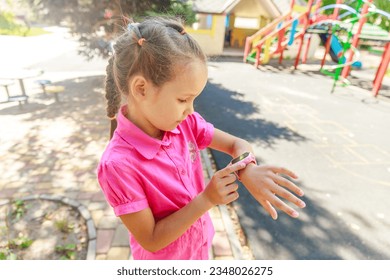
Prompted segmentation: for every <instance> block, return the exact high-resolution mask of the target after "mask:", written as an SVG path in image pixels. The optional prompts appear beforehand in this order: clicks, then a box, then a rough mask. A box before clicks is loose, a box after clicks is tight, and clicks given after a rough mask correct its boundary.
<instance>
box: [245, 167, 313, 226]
mask: <svg viewBox="0 0 390 280" xmlns="http://www.w3.org/2000/svg"><path fill="white" fill-rule="evenodd" d="M281 175H287V176H289V177H290V178H293V179H297V178H298V176H297V175H295V174H294V173H293V172H292V171H290V170H288V169H286V168H283V167H277V166H269V165H259V166H257V165H255V164H249V165H248V166H247V167H246V168H245V169H244V170H242V171H240V178H241V181H242V183H243V184H244V185H245V187H246V188H247V189H248V191H249V192H250V193H251V195H252V196H253V197H254V198H255V199H256V200H257V201H258V202H259V203H260V204H261V205H262V206H263V207H264V209H265V210H266V211H267V212H268V213H269V214H270V215H271V217H272V218H273V219H274V220H276V219H277V218H278V214H277V212H276V210H275V208H278V209H280V210H282V211H283V212H285V213H286V214H288V215H290V216H291V217H293V218H297V217H298V216H299V213H298V212H297V211H295V210H294V209H293V208H291V207H290V206H288V205H287V204H286V203H285V202H284V201H282V200H281V199H280V198H284V199H286V200H288V201H290V202H292V203H294V204H295V205H296V206H298V207H299V208H304V207H305V206H306V204H305V203H304V202H303V201H302V200H301V199H299V198H298V197H296V196H295V195H294V194H293V193H295V194H297V195H298V196H303V195H304V193H303V191H302V190H301V189H300V188H299V187H298V186H296V185H295V184H294V183H293V182H291V181H290V180H288V179H286V178H284V177H282V176H281ZM279 197H280V198H279Z"/></svg>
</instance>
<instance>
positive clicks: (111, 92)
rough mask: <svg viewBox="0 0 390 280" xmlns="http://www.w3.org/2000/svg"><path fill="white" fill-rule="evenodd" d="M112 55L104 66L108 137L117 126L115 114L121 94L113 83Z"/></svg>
mask: <svg viewBox="0 0 390 280" xmlns="http://www.w3.org/2000/svg"><path fill="white" fill-rule="evenodd" d="M113 65H114V56H112V57H110V59H109V60H108V65H107V67H106V73H107V74H106V81H105V88H106V95H105V97H106V99H107V108H106V110H107V117H108V118H109V119H110V120H111V124H110V139H111V138H112V136H113V135H114V131H115V129H116V127H117V121H116V114H117V113H118V110H119V107H120V104H121V94H120V92H119V91H118V88H117V86H116V83H115V79H114V73H113Z"/></svg>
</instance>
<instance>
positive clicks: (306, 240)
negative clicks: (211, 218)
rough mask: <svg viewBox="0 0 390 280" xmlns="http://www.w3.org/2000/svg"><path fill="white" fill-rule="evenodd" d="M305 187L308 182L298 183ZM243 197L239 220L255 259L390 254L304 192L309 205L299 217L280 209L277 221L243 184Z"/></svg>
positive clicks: (383, 256)
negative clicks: (381, 250) (375, 246)
mask: <svg viewBox="0 0 390 280" xmlns="http://www.w3.org/2000/svg"><path fill="white" fill-rule="evenodd" d="M298 185H299V186H301V187H302V188H303V189H306V186H305V185H304V184H303V183H298ZM239 193H240V199H239V200H237V201H236V202H234V205H235V208H236V209H237V213H238V215H239V217H240V224H241V226H242V227H243V228H244V231H245V234H246V235H252V236H256V238H252V239H251V244H249V247H250V248H257V249H256V250H253V251H254V253H255V258H256V259H276V260H278V259H292V260H342V259H359V260H367V259H371V260H381V259H389V258H390V256H389V255H388V254H387V255H386V254H385V253H383V252H380V251H379V250H376V249H375V248H373V247H371V246H370V245H369V244H367V242H366V241H364V240H362V239H361V238H360V237H359V236H358V235H356V234H355V233H354V230H353V229H352V228H351V227H350V226H349V225H347V224H346V223H345V222H344V221H343V220H342V219H341V218H340V217H339V216H338V215H337V214H336V213H333V212H331V211H329V210H328V209H327V208H326V207H323V206H321V205H320V204H318V203H317V202H316V203H314V201H313V200H312V199H311V198H310V197H308V196H305V197H304V198H303V199H304V201H305V203H306V208H305V209H302V210H299V212H300V214H301V216H300V218H299V219H292V218H290V217H288V216H287V215H286V214H284V213H280V211H279V218H278V220H276V221H274V220H272V218H271V217H270V216H269V215H268V214H267V213H266V212H265V210H264V209H263V208H262V206H261V205H260V204H258V203H257V201H255V200H254V198H253V197H252V196H251V195H250V194H249V192H248V191H247V190H246V188H245V187H243V186H242V187H241V188H240V191H239ZM349 214H351V215H354V216H359V217H360V221H361V222H362V224H363V225H364V226H365V227H371V223H370V221H369V220H366V219H364V218H362V217H361V216H360V215H359V214H358V213H349Z"/></svg>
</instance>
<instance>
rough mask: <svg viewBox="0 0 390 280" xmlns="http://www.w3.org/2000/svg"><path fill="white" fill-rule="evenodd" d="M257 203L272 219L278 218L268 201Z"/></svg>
mask: <svg viewBox="0 0 390 280" xmlns="http://www.w3.org/2000/svg"><path fill="white" fill-rule="evenodd" d="M259 203H260V204H261V205H262V206H263V207H264V209H265V211H267V212H268V214H269V215H270V216H271V217H272V219H274V220H276V219H277V218H278V212H276V210H275V208H274V207H273V206H272V204H271V203H270V202H269V201H268V200H262V201H259Z"/></svg>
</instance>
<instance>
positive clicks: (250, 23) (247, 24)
mask: <svg viewBox="0 0 390 280" xmlns="http://www.w3.org/2000/svg"><path fill="white" fill-rule="evenodd" d="M234 27H236V28H245V29H259V28H260V20H259V19H258V18H244V17H236V18H235V19H234Z"/></svg>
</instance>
